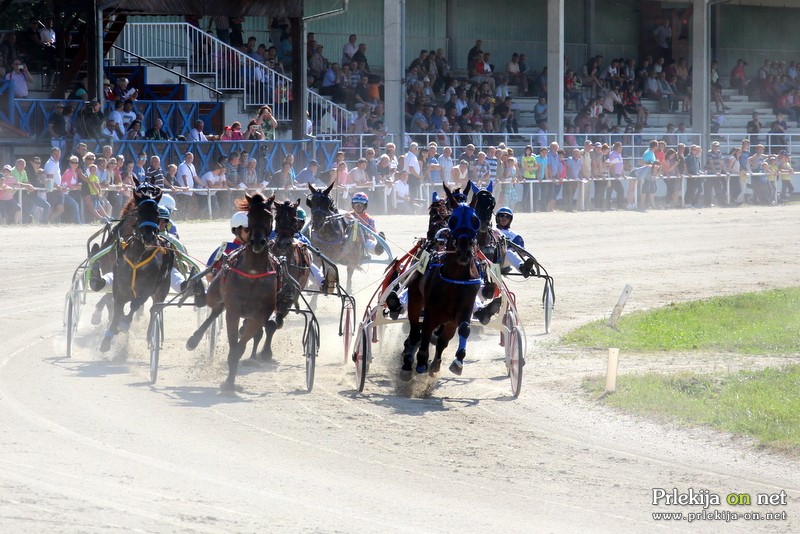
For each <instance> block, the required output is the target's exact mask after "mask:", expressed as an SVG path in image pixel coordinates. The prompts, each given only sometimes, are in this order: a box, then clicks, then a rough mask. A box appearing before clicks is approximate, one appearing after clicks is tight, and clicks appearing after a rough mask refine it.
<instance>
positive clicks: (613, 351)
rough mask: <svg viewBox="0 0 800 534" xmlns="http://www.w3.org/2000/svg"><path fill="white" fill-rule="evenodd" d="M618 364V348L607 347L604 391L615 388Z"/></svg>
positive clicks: (612, 391)
mask: <svg viewBox="0 0 800 534" xmlns="http://www.w3.org/2000/svg"><path fill="white" fill-rule="evenodd" d="M618 364H619V349H618V348H609V349H608V367H607V368H606V393H614V392H615V391H616V390H617V367H618Z"/></svg>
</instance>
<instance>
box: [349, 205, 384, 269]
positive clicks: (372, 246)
mask: <svg viewBox="0 0 800 534" xmlns="http://www.w3.org/2000/svg"><path fill="white" fill-rule="evenodd" d="M350 205H351V206H352V208H353V211H351V212H350V213H349V215H351V216H352V217H354V218H355V219H356V220H357V221H358V222H360V223H361V224H363V225H364V226H366V227H367V228H369V229H370V230H372V231H373V232H377V230H376V229H375V219H373V218H372V216H370V214H369V213H367V206H368V205H369V197H368V196H367V194H366V193H356V194H355V195H353V198H352V200H351V201H350ZM378 235H380V236H381V238H384V237H385V236H384V233H383V232H380V233H378ZM364 248H365V249H366V252H367V253H368V254H374V255H376V256H380V255H382V254H383V245H382V244H381V243H380V242H379V241H378V240H377V239H375V236H374V235H372V234H371V233H369V232H366V238H365V239H364Z"/></svg>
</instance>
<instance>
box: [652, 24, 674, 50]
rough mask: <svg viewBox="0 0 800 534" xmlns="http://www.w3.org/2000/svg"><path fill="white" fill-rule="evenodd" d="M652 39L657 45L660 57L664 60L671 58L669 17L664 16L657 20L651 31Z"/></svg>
mask: <svg viewBox="0 0 800 534" xmlns="http://www.w3.org/2000/svg"><path fill="white" fill-rule="evenodd" d="M653 40H654V41H655V44H656V46H657V47H658V51H659V54H660V57H663V58H664V59H666V60H670V59H672V53H671V50H672V28H671V27H670V23H669V19H667V18H664V19H661V20H660V21H659V24H658V26H656V29H655V30H654V31H653Z"/></svg>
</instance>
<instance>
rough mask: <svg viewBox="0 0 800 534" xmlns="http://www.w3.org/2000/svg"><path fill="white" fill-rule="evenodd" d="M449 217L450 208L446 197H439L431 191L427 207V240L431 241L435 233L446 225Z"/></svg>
mask: <svg viewBox="0 0 800 534" xmlns="http://www.w3.org/2000/svg"><path fill="white" fill-rule="evenodd" d="M449 218H450V209H449V208H448V207H447V199H444V198H439V196H438V195H437V194H436V192H434V193H433V201H432V202H431V205H430V206H429V207H428V234H427V236H426V237H427V238H428V241H432V240H433V239H434V236H435V235H436V233H437V232H438V231H439V230H441V229H442V228H445V227H446V226H447V220H448V219H449Z"/></svg>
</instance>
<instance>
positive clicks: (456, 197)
mask: <svg viewBox="0 0 800 534" xmlns="http://www.w3.org/2000/svg"><path fill="white" fill-rule="evenodd" d="M442 187H444V193H445V195H447V207H448V208H450V209H451V210H453V209H455V208H456V206H458V205H459V204H466V202H467V196H468V195H469V192H470V190H471V189H472V181H471V180H467V185H465V186H464V189H461V190H459V189H458V188H457V187H456V188H455V189H450V188H449V187H447V184H446V183H444V182H442Z"/></svg>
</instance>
